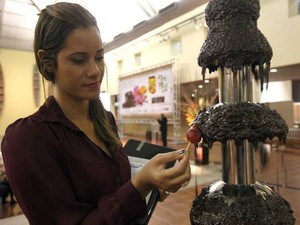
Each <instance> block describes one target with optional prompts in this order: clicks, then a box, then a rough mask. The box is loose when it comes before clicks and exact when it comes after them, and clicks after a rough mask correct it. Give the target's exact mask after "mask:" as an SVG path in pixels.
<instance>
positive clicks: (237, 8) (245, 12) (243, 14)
mask: <svg viewBox="0 0 300 225" xmlns="http://www.w3.org/2000/svg"><path fill="white" fill-rule="evenodd" d="M259 10H260V5H259V0H230V1H229V0H211V1H210V2H209V4H208V5H207V7H206V9H205V13H206V16H205V18H206V22H207V25H208V34H207V38H206V40H205V42H204V44H203V46H202V48H201V50H200V54H199V56H198V64H199V66H201V67H202V74H203V78H204V75H205V71H206V69H209V72H213V71H216V70H217V68H218V67H227V68H231V69H232V70H233V72H234V73H235V72H236V71H237V70H239V69H241V67H242V65H251V67H252V72H253V74H254V75H255V78H256V79H260V81H261V83H263V82H264V81H268V75H269V70H270V61H271V58H272V56H273V53H272V48H271V46H270V45H269V43H268V41H267V39H266V38H265V36H264V35H263V34H262V33H261V32H260V31H259V29H258V28H257V19H258V18H259Z"/></svg>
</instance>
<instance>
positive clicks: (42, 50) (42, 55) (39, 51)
mask: <svg viewBox="0 0 300 225" xmlns="http://www.w3.org/2000/svg"><path fill="white" fill-rule="evenodd" d="M37 55H38V57H39V60H40V61H42V60H43V59H44V56H45V50H44V49H39V50H38V52H37Z"/></svg>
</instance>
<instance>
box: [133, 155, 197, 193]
mask: <svg viewBox="0 0 300 225" xmlns="http://www.w3.org/2000/svg"><path fill="white" fill-rule="evenodd" d="M182 152H183V153H182ZM172 161H177V162H176V164H175V165H174V166H173V167H171V168H166V164H167V163H168V162H172ZM190 179H191V170H190V163H189V154H188V150H185V151H182V150H178V151H174V152H170V153H164V154H158V155H156V156H155V157H153V158H152V159H151V160H150V161H149V162H148V163H147V164H146V165H145V166H144V167H143V168H142V169H141V170H140V171H139V172H138V173H137V174H136V175H135V176H134V177H133V178H132V180H131V181H132V183H133V185H134V186H135V188H136V189H137V190H138V191H139V193H140V195H141V197H142V198H145V197H146V196H147V195H148V194H149V192H150V191H152V189H153V188H154V187H156V188H158V189H160V190H163V191H165V192H176V191H178V190H179V189H180V188H181V187H182V186H184V185H185V184H186V183H187V182H189V180H190Z"/></svg>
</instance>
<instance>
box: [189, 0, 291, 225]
mask: <svg viewBox="0 0 300 225" xmlns="http://www.w3.org/2000/svg"><path fill="white" fill-rule="evenodd" d="M259 10H260V5H259V0H211V1H210V2H209V4H208V6H207V8H206V11H205V12H206V22H207V24H208V27H209V30H208V36H207V39H206V40H205V43H204V45H203V46H202V48H201V51H200V55H199V57H198V64H199V66H201V67H202V75H203V79H204V76H205V72H206V70H207V69H208V70H209V72H214V71H218V75H219V80H218V81H219V102H220V103H219V104H217V105H214V106H212V107H208V108H204V109H202V110H200V112H199V113H198V115H197V117H196V119H195V121H194V122H193V125H192V127H191V129H190V130H189V131H188V132H187V139H188V140H189V141H191V142H193V143H194V144H198V142H199V140H200V139H202V142H203V143H204V144H206V145H208V146H209V147H210V148H211V147H212V145H213V143H214V142H220V143H221V146H222V147H221V148H222V149H221V152H222V180H219V181H215V182H213V183H211V184H209V185H208V186H207V187H204V188H203V189H202V191H201V193H200V195H199V196H197V197H196V199H195V200H194V202H193V205H192V208H191V211H190V220H191V224H192V225H208V224H211V225H213V224H214V225H216V224H219V225H221V224H226V225H229V224H230V225H231V224H234V225H250V224H251V225H252V224H259V225H271V224H272V225H279V224H282V225H283V224H284V225H289V224H294V223H295V218H294V216H293V211H292V209H291V207H290V205H289V203H288V202H287V201H285V200H284V199H283V198H282V197H281V196H279V195H278V194H277V193H276V192H275V191H274V190H273V189H272V188H271V187H269V186H267V185H265V184H263V183H260V182H258V181H256V179H255V165H254V151H255V149H256V148H257V147H258V145H259V143H261V142H265V141H266V140H267V139H272V138H274V137H278V139H279V140H280V141H282V142H285V139H286V135H287V133H288V126H287V125H286V123H285V121H284V120H283V119H282V117H281V116H280V115H279V114H278V113H277V112H276V111H275V110H272V109H270V108H268V107H267V106H265V105H263V104H260V103H256V102H254V97H253V94H254V91H257V92H260V91H263V83H264V82H268V76H269V70H270V60H271V58H272V49H271V47H270V45H269V43H268V41H267V39H266V38H265V37H264V35H263V34H262V33H261V32H260V31H259V30H258V28H257V19H258V18H259ZM257 84H258V85H257ZM199 137H201V138H199Z"/></svg>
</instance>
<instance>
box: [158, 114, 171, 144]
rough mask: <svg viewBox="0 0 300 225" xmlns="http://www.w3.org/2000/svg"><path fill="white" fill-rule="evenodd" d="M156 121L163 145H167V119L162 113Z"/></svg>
mask: <svg viewBox="0 0 300 225" xmlns="http://www.w3.org/2000/svg"><path fill="white" fill-rule="evenodd" d="M157 121H158V123H159V130H160V133H161V140H162V143H163V146H167V131H168V119H167V117H165V115H164V114H163V113H162V114H161V116H160V119H158V120H157Z"/></svg>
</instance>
